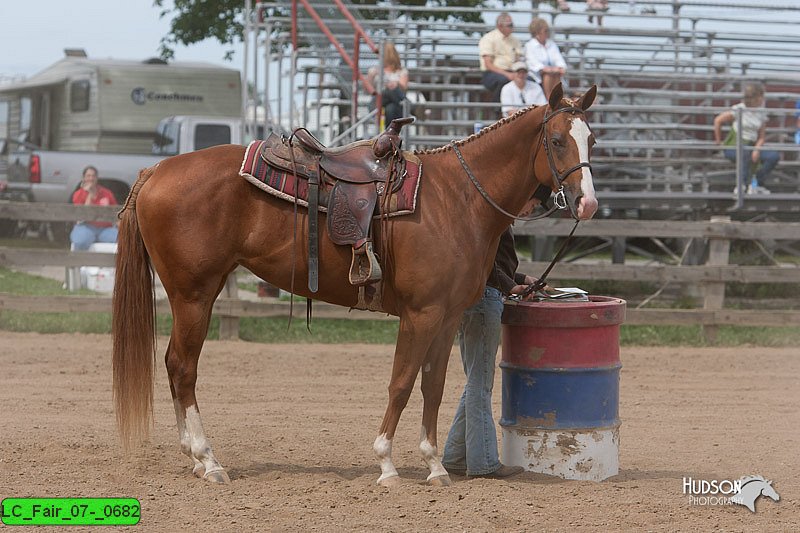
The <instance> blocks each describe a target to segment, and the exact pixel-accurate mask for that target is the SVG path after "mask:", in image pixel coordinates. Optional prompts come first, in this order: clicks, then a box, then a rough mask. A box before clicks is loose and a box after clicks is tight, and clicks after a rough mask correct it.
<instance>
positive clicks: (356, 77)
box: [292, 0, 382, 124]
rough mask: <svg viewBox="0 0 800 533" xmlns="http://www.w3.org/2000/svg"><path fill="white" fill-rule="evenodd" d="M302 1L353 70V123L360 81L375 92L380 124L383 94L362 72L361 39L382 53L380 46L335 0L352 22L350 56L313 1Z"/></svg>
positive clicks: (294, 37)
mask: <svg viewBox="0 0 800 533" xmlns="http://www.w3.org/2000/svg"><path fill="white" fill-rule="evenodd" d="M299 1H300V3H302V4H303V7H304V8H305V10H306V11H307V12H308V14H309V15H310V16H311V18H312V19H313V20H314V22H315V23H316V24H317V26H318V27H319V29H320V31H321V32H322V33H323V34H324V35H325V36H326V37H327V38H328V40H329V41H330V42H331V44H332V45H333V46H334V48H336V50H337V51H338V52H339V55H340V56H341V57H342V59H343V60H344V61H345V63H347V64H348V65H349V66H350V68H351V69H352V71H353V77H352V83H353V90H352V105H351V107H350V115H351V117H350V120H351V124H356V122H357V114H358V82H359V81H360V82H361V83H363V84H364V89H365V90H366V91H367V93H368V94H374V95H375V99H376V103H375V106H376V108H377V109H378V114H377V116H378V118H377V120H378V123H379V124H380V109H381V107H382V104H381V95H380V93H379V92H378V91H376V90H375V87H373V85H372V83H371V82H370V81H369V80H368V79H367V78H366V77H365V76H363V75H362V74H361V70H360V69H359V65H358V63H359V49H360V47H361V39H362V38H363V39H364V42H365V43H366V44H367V46H369V48H370V50H372V51H373V52H375V53H380V51H379V49H378V47H377V46H376V45H375V43H374V42H373V41H372V39H370V38H369V36H368V35H367V34H366V32H365V31H364V28H362V27H361V25H360V24H359V23H358V21H357V20H356V19H355V18H354V17H353V15H352V14H351V13H350V12H349V11H348V9H347V7H346V6H345V5H344V4H343V3H342V2H341V0H333V2H334V4H336V7H337V8H338V9H339V11H341V13H342V14H343V15H344V16H345V18H347V20H348V21H349V22H350V24H351V26H352V27H353V30H354V32H353V39H354V46H353V56H354V57H350V54H348V53H347V50H345V48H344V46H342V43H341V42H339V39H337V38H336V36H335V35H334V34H333V32H331V30H330V28H328V26H327V24H325V21H324V20H322V17H320V16H319V13H317V11H316V10H315V9H314V8H313V7H312V5H311V3H310V2H309V1H308V0H299ZM297 2H298V0H292V49H293V50H297V48H298V47H297Z"/></svg>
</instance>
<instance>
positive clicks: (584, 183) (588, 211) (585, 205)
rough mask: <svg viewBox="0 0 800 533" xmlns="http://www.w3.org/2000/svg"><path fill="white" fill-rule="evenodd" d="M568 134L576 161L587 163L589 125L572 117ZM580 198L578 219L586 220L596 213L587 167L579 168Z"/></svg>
mask: <svg viewBox="0 0 800 533" xmlns="http://www.w3.org/2000/svg"><path fill="white" fill-rule="evenodd" d="M569 134H570V135H571V136H572V138H573V139H574V140H575V145H576V146H577V147H578V159H579V160H580V161H579V162H581V163H588V162H589V137H590V136H591V135H592V131H591V130H590V129H589V125H588V124H586V121H585V120H583V118H582V117H579V116H577V117H572V126H571V127H570V129H569ZM581 173H582V176H581V193H582V194H583V196H581V199H580V204H579V205H578V218H579V219H581V220H587V219H590V218H592V217H593V216H594V214H595V212H596V211H597V198H596V197H595V194H594V183H593V182H592V171H591V170H589V167H583V168H581Z"/></svg>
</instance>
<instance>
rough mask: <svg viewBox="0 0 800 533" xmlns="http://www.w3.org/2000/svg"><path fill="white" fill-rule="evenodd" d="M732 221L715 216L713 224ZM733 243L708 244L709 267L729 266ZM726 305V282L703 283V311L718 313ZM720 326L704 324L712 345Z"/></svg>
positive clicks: (717, 240) (714, 240)
mask: <svg viewBox="0 0 800 533" xmlns="http://www.w3.org/2000/svg"><path fill="white" fill-rule="evenodd" d="M730 221H731V217H729V216H713V217H711V223H712V224H724V223H727V222H730ZM730 250H731V241H730V240H729V239H725V238H719V237H712V238H710V239H709V243H708V261H706V265H708V266H720V265H727V264H728V259H729V257H730ZM724 304H725V282H724V281H706V282H704V283H703V309H705V310H711V311H716V310H720V309H722V307H723V305H724ZM718 333H719V326H718V325H717V324H703V336H705V338H706V341H708V342H710V343H714V342H717V334H718Z"/></svg>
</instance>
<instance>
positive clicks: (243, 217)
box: [112, 85, 597, 485]
mask: <svg viewBox="0 0 800 533" xmlns="http://www.w3.org/2000/svg"><path fill="white" fill-rule="evenodd" d="M596 91H597V90H596V87H592V88H591V89H590V90H589V91H587V93H586V94H584V95H583V96H582V97H580V98H579V99H577V100H574V101H573V100H569V99H566V98H562V96H563V95H562V89H561V86H560V85H559V86H557V87H556V89H554V90H553V92H552V94H551V97H550V100H549V103H548V105H545V106H539V107H535V108H534V107H531V108H526V109H523V110H521V111H519V112H517V113H515V114H514V115H512V116H511V117H507V118H505V119H502V120H500V121H499V122H498V123H496V124H495V125H493V126H490V127H488V128H486V129H484V130H482V131H481V132H479V133H477V134H475V135H472V136H471V137H469V138H467V139H465V140H462V141H458V142H454V143H451V144H450V145H448V146H445V147H442V148H437V149H434V150H429V151H422V152H418V153H417V156H418V157H419V159H420V160H421V162H422V168H423V169H424V176H423V178H422V179H423V180H424V181H423V183H421V185H420V187H419V192H418V202H417V204H418V205H417V209H416V211H415V212H414V213H412V214H409V215H404V216H399V217H394V218H391V219H389V220H388V221H384V222H383V223H384V224H385V225H383V226H381V228H379V229H380V230H382V231H383V235H382V237H381V238H377V239H376V241H375V242H377V243H381V244H382V245H385V246H386V247H387V249H383V250H381V251H380V252H381V257H383V262H384V265H383V266H384V273H383V298H382V306H383V310H384V311H385V312H387V313H391V314H393V315H396V316H398V317H399V319H400V326H399V333H398V337H397V344H396V348H395V355H394V364H393V367H392V373H391V381H390V383H389V403H388V406H387V408H386V412H385V414H384V417H383V422H382V423H381V425H380V429H379V430H378V437H377V438H376V440H375V443H374V450H375V453H376V454H377V456H378V462H379V464H380V468H381V475H380V477H379V479H378V483H379V484H381V485H392V484H396V483H398V481H399V478H398V477H397V476H398V474H397V470H396V469H395V467H394V465H393V463H392V439H393V438H394V435H395V429H396V427H397V423H398V421H399V419H400V414H401V412H402V411H403V408H404V407H405V405H406V403H407V401H408V398H409V396H410V394H411V390H412V388H413V386H414V382H415V379H416V377H417V375H418V374H419V372H420V370H422V395H423V415H422V431H421V436H420V439H421V441H420V445H419V448H420V451H421V452H422V457H423V459H424V461H425V463H426V464H427V466H428V468H429V469H430V475H429V476H428V482H429V483H430V484H433V485H449V484H450V478H449V476H448V473H447V471H446V470H445V469H444V468H443V466H442V464H441V462H440V460H439V457H438V448H437V438H436V431H437V417H438V412H439V405H440V403H441V399H442V392H443V388H444V381H445V372H446V369H447V362H448V359H449V357H450V350H451V348H452V346H453V340H454V338H455V334H456V331H457V328H458V324H459V321H460V320H461V315H462V312H463V311H464V310H465V309H466V308H467V307H469V306H470V305H472V304H474V303H475V302H476V301H477V300H478V299H479V298H480V295H481V294H482V291H483V287H484V284H485V282H486V279H487V277H488V274H489V271H490V269H491V267H492V264H493V260H494V256H495V252H496V250H497V246H498V242H499V238H500V235H501V233H503V231H504V230H505V229H506V228H507V227H508V226H509V224H510V223H511V222H512V219H511V218H510V217H509V216H507V215H504V214H503V213H502V211H501V210H500V209H502V210H505V212H506V213H514V214H518V213H521V212H523V211H524V210H525V209H526V206H527V205H530V204H531V198H532V195H533V193H534V191H535V190H536V189H537V187H538V186H539V185H540V184H542V185H545V186H546V187H548V188H550V189H552V190H553V191H558V190H559V189H561V188H562V187H563V192H564V194H563V195H561V200H562V201H564V200H566V202H567V203H568V204H569V208H570V211H571V213H572V215H573V217H574V218H576V219H588V218H591V217H592V215H593V214H594V212H595V210H596V209H597V200H596V199H595V194H594V188H593V185H592V174H591V167H590V166H589V153H590V150H591V147H592V145H593V143H594V139H593V136H592V134H591V130H590V129H589V126H588V124H587V122H586V118H585V115H584V111H585V110H586V109H587V108H588V107H589V106H590V105H591V104H592V102H593V100H594V97H595V94H596ZM456 145H457V147H458V148H456V147H455V146H456ZM244 153H245V149H244V147H242V146H232V145H226V146H218V147H214V148H209V149H206V150H201V151H198V152H194V153H190V154H184V155H179V156H175V157H171V158H169V159H166V160H164V161H162V162H160V163H159V164H157V165H156V166H154V167H152V168H148V169H144V170H143V171H142V172H141V173H140V176H139V179H138V180H137V182H136V183H135V184H134V186H133V188H132V190H131V192H130V195H129V197H128V200H127V202H126V204H125V207H124V208H123V210H122V211H121V212H120V219H121V221H120V233H119V246H118V252H117V271H116V283H115V287H114V303H113V326H112V327H113V336H114V344H113V382H114V383H113V389H114V402H115V407H116V414H117V423H118V427H119V431H120V434H121V437H122V441H123V444H124V445H125V446H126V448H127V447H128V446H129V445H130V443H131V442H132V441H136V440H141V439H143V438H146V437H147V434H148V430H149V427H150V425H151V422H150V420H151V417H152V409H153V366H154V365H153V362H154V359H155V357H154V355H155V352H154V350H155V338H154V301H153V277H152V276H153V274H152V269H153V268H154V269H155V271H156V272H157V273H158V275H159V276H160V278H161V281H162V282H163V284H164V288H165V289H166V292H167V295H168V297H169V302H170V305H171V308H172V316H173V319H174V322H173V325H172V333H171V336H170V339H169V344H168V346H167V351H166V355H165V360H166V367H167V372H168V377H169V384H170V391H171V392H172V398H173V402H174V406H175V416H176V418H177V425H178V433H179V435H180V445H181V450H182V451H183V453H185V454H186V455H188V456H189V457H190V458H191V459H192V460H193V462H194V474H195V475H197V476H198V477H202V478H204V479H206V480H209V481H213V482H228V481H229V478H228V475H227V473H226V472H225V470H224V469H223V467H222V466H221V465H220V463H219V461H217V459H216V458H215V456H214V453H213V452H212V450H211V444H210V442H209V440H208V439H207V438H206V436H205V434H204V432H203V425H202V422H201V419H200V413H199V410H198V406H197V399H196V397H195V382H196V380H197V363H198V359H199V356H200V350H201V348H202V346H203V342H204V340H205V337H206V333H207V330H208V325H209V321H210V319H211V311H212V306H213V304H214V301H215V299H216V298H217V296H218V295H219V293H220V291H221V290H222V288H223V286H224V284H225V281H226V279H227V277H228V275H229V274H230V273H231V272H233V270H234V269H235V268H237V266H238V265H242V266H244V267H246V268H247V269H249V270H250V271H252V272H253V273H254V274H255V275H257V276H258V277H260V278H262V279H264V280H266V281H268V282H269V283H271V284H273V285H276V286H278V287H281V288H283V289H286V290H289V288H290V287H291V286H292V279H291V278H292V275H293V274H294V276H295V279H296V280H298V283H296V284H295V286H296V287H298V289H297V290H296V292H297V293H298V294H300V295H302V296H306V297H312V296H313V298H315V299H319V300H324V301H326V302H330V303H333V304H338V305H342V306H347V307H353V306H355V305H356V302H357V296H358V290H357V288H356V287H354V286H352V285H350V284H349V283H348V271H349V267H350V260H351V248H350V247H349V246H336V245H334V244H333V243H331V242H330V239H329V238H328V237H327V230H326V229H325V228H326V224H325V223H321V224H320V225H319V227H320V229H321V230H322V231H321V236H320V242H319V260H320V261H319V263H320V266H321V268H320V273H319V290H318V292H317V293H315V294H311V293H310V292H309V290H308V289H307V288H306V287H305V284H304V283H302V282H301V280H304V279H306V277H307V274H308V267H307V259H308V257H307V252H306V248H305V246H302V244H303V243H305V242H307V241H306V239H307V229H308V218H307V212H306V211H305V210H303V209H301V210H299V212H298V213H297V220H298V224H297V229H296V231H297V238H296V239H295V238H294V232H295V229H294V227H293V226H294V217H295V215H294V205H293V204H292V203H291V202H287V201H285V200H282V199H279V198H276V197H273V196H270V195H268V194H264V192H262V191H260V190H258V189H257V188H256V187H253V186H252V185H250V184H249V183H248V182H247V181H245V179H243V178H242V177H240V176H239V175H238V171H239V169H240V165H241V163H242V158H243V156H244ZM459 157H462V158H463V162H462V161H460V160H459ZM467 169H470V171H468V170H467ZM470 174H471V177H470V176H469V175H470ZM471 179H475V180H476V181H477V183H471V182H470V181H471ZM477 184H479V186H476V185H477ZM479 187H480V188H482V189H483V192H481V191H480V190H479ZM493 204H494V205H493ZM498 208H499V209H498ZM321 216H325V215H321ZM293 261H294V264H293ZM150 265H152V266H150ZM301 286H302V288H300V287H301Z"/></svg>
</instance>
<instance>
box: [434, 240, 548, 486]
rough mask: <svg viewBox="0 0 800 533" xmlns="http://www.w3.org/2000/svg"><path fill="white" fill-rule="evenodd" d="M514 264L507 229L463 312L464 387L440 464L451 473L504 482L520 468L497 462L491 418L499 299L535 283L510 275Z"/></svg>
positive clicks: (460, 332) (500, 309) (460, 340)
mask: <svg viewBox="0 0 800 533" xmlns="http://www.w3.org/2000/svg"><path fill="white" fill-rule="evenodd" d="M518 265H519V260H518V259H517V253H516V250H515V248H514V235H513V233H512V232H511V228H510V227H509V228H508V229H507V230H506V232H505V233H503V235H502V236H501V237H500V244H499V246H498V248H497V254H496V255H495V260H494V266H493V268H492V271H491V273H490V275H489V279H488V280H487V281H486V287H485V289H484V291H483V297H482V298H481V299H480V300H479V301H478V303H476V304H475V305H473V306H472V307H470V308H469V309H467V310H466V311H464V315H463V316H462V318H461V324H460V325H459V328H458V343H459V348H460V349H461V361H462V363H463V365H464V373H465V374H466V375H467V383H466V384H465V385H464V392H463V393H462V395H461V400H460V401H459V403H458V409H457V410H456V415H455V418H454V419H453V424H452V426H451V427H450V432H449V434H448V435H447V442H446V443H445V445H444V454H443V456H442V464H443V465H444V467H445V468H446V469H447V471H448V472H449V473H451V474H457V475H462V476H463V475H467V476H470V477H486V478H495V479H500V478H505V477H509V476H513V475H516V474H519V473H521V472H522V471H523V470H524V469H523V468H522V467H521V466H508V465H504V464H502V463H501V462H500V459H499V454H498V452H497V432H496V430H495V425H494V419H493V418H492V386H493V385H494V372H495V358H496V356H497V348H498V346H499V345H500V317H501V315H502V314H503V296H504V295H508V294H518V293H521V292H522V291H523V290H525V288H526V287H527V285H529V284H531V283H533V282H534V281H536V280H535V279H534V278H532V277H531V276H526V275H524V274H521V273H518V272H516V269H517V266H518Z"/></svg>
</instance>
